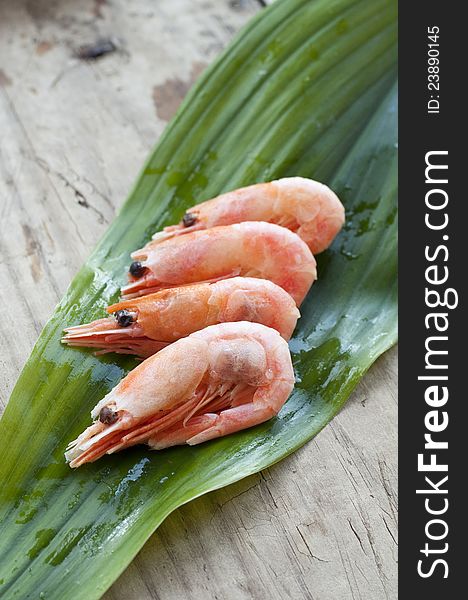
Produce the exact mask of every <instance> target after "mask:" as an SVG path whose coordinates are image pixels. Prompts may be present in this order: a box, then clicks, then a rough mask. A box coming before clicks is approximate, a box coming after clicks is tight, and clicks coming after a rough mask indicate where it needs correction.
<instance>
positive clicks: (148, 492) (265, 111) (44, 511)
mask: <svg viewBox="0 0 468 600" xmlns="http://www.w3.org/2000/svg"><path fill="white" fill-rule="evenodd" d="M395 62H396V6H395V2H394V0H391V1H389V0H372V1H370V0H279V1H278V2H276V3H274V4H273V5H271V6H270V7H269V8H267V9H265V10H264V11H262V12H261V14H260V15H259V16H257V17H256V18H254V19H253V20H252V21H251V22H250V23H249V24H248V26H247V27H246V28H245V29H244V30H243V31H242V32H241V34H240V35H239V36H238V37H237V38H236V39H235V41H234V42H233V43H232V44H231V45H230V47H229V48H228V49H227V50H226V51H225V52H224V53H223V54H222V55H221V56H220V57H219V59H218V60H217V61H216V62H215V63H214V64H213V65H212V66H211V67H210V68H209V69H208V70H207V71H206V72H205V73H204V75H203V76H202V77H201V79H200V80H199V82H198V83H197V85H196V86H195V87H194V89H193V90H192V92H191V93H190V94H189V96H188V97H187V99H186V101H185V102H184V104H183V105H182V107H181V109H180V110H179V112H178V114H177V115H176V117H175V118H174V120H173V121H172V123H171V124H170V125H169V126H168V128H167V129H166V131H165V133H164V135H163V137H162V139H161V140H160V142H159V144H158V146H157V147H156V149H155V150H154V152H153V153H152V155H151V157H150V158H149V160H148V162H147V163H146V165H145V166H144V168H143V171H142V173H141V175H140V177H139V179H138V181H137V183H136V185H135V187H134V189H133V191H132V192H131V194H130V197H129V198H128V200H127V201H126V203H125V204H124V206H123V208H122V210H121V211H120V214H119V215H118V216H117V218H116V219H115V221H114V223H113V224H112V226H111V227H110V228H109V230H108V232H107V234H106V235H105V236H104V238H103V239H102V240H101V242H100V243H99V244H98V246H97V248H96V250H95V251H94V252H93V254H92V255H91V257H90V258H89V260H88V262H87V263H86V264H85V265H84V266H83V268H82V269H81V271H80V272H79V273H78V275H77V276H76V277H75V279H74V280H73V282H72V284H71V286H70V288H69V289H68V291H67V293H66V295H65V297H64V299H63V300H62V301H61V303H60V304H59V305H58V307H57V309H56V311H55V313H54V315H53V317H52V318H51V319H50V321H49V322H48V323H47V325H46V327H45V328H44V331H43V332H42V334H41V336H40V338H39V340H38V342H37V344H36V346H35V348H34V350H33V352H32V354H31V357H30V359H29V360H28V362H27V364H26V366H25V367H24V370H23V372H22V374H21V376H20V378H19V380H18V383H17V385H16V387H15V389H14V391H13V394H12V397H11V399H10V402H9V404H8V407H7V409H6V411H5V414H4V416H3V418H2V420H1V423H0V440H1V442H0V443H1V461H0V481H1V490H0V524H1V525H0V530H1V536H0V596H1V597H2V598H4V599H10V598H21V599H22V600H23V599H26V598H47V599H49V598H56V599H63V598H74V599H75V600H78V599H86V600H90V599H93V598H98V597H99V596H100V595H101V594H102V593H103V592H104V591H105V590H106V589H107V588H108V587H109V586H110V585H111V583H112V582H113V581H114V580H115V579H116V578H117V577H118V575H119V574H120V573H121V572H122V571H123V570H124V568H125V567H126V566H127V565H128V564H129V562H130V561H131V560H132V558H133V557H134V556H135V555H136V553H137V552H138V551H139V550H140V548H141V547H142V546H143V544H144V543H145V541H146V540H147V539H148V537H149V536H150V535H151V534H152V532H153V531H154V530H155V529H156V528H157V527H158V525H159V524H160V523H161V522H162V521H163V519H164V518H165V517H166V516H167V515H168V514H169V513H170V512H171V511H173V510H174V509H175V508H177V507H178V506H180V505H182V504H184V503H185V502H188V501H189V500H191V499H193V498H196V497H197V496H200V495H201V494H204V493H206V492H208V491H210V490H213V489H216V488H219V487H221V486H225V485H227V484H230V483H232V482H234V481H236V480H239V479H240V478H242V477H246V476H247V475H250V474H252V473H254V472H257V471H259V470H261V469H263V468H265V467H267V466H269V465H271V464H273V463H275V462H277V461H279V460H280V459H282V458H283V457H285V456H286V455H288V454H289V453H291V452H293V451H294V450H295V449H297V448H298V447H299V446H301V445H302V444H304V443H305V442H306V441H307V440H310V439H311V438H312V437H313V436H315V435H316V434H317V433H318V432H319V431H320V429H321V428H323V427H324V426H325V425H326V424H327V423H328V422H329V421H330V419H332V417H333V416H334V415H335V414H336V413H337V412H338V411H339V410H340V408H341V407H342V406H343V404H344V403H345V402H346V399H347V398H348V397H349V395H350V393H351V391H352V390H353V389H354V387H355V386H356V385H357V383H358V382H359V380H360V378H361V377H362V376H363V374H364V373H365V372H366V370H367V369H368V368H369V366H370V365H371V364H372V362H373V361H374V360H375V359H376V358H377V357H378V356H379V355H380V354H381V353H382V352H384V351H385V350H386V349H387V348H389V347H390V346H391V345H392V344H394V342H395V340H396V88H395ZM291 175H301V176H305V177H313V178H315V179H319V180H322V181H324V182H326V183H328V184H329V185H331V187H332V188H333V189H334V190H336V192H337V193H338V195H339V196H340V197H341V198H342V200H343V202H344V204H345V207H346V211H347V224H346V226H345V229H344V230H343V231H342V232H341V234H340V235H339V237H338V238H337V239H336V241H335V243H334V245H333V246H332V248H331V249H329V250H328V251H327V252H325V253H324V254H322V255H320V256H319V260H318V272H319V281H318V282H317V283H316V284H315V285H314V286H313V288H312V290H311V292H310V294H309V296H308V298H307V299H306V302H305V303H304V304H303V306H302V307H301V312H302V318H301V319H300V321H299V324H298V327H297V330H296V332H295V334H294V337H293V339H292V340H291V343H290V348H291V351H292V355H293V361H294V366H295V371H296V377H297V384H296V387H295V390H294V392H293V394H292V395H291V397H290V399H289V400H288V402H287V403H286V404H285V406H284V408H283V409H282V410H281V412H280V414H279V415H278V417H277V418H274V419H272V420H271V421H269V422H267V423H265V424H263V425H261V426H258V427H255V428H253V429H250V430H247V431H242V432H239V433H237V434H234V435H231V436H229V437H226V438H223V439H219V440H216V441H212V442H208V443H206V444H203V445H201V446H199V447H176V448H173V449H168V450H166V451H162V452H157V453H156V452H152V451H150V450H149V449H147V448H145V447H143V446H142V447H136V448H134V449H130V450H128V451H125V452H122V453H120V454H118V455H114V456H108V457H107V456H106V457H104V458H102V459H101V460H99V461H98V462H96V463H94V464H91V465H86V466H84V467H81V468H79V469H77V470H71V469H70V468H69V467H68V466H67V465H66V464H65V461H64V457H63V453H64V450H65V447H66V445H67V443H68V442H69V441H70V440H71V439H73V438H75V437H76V436H77V434H78V433H79V432H80V431H82V430H83V429H84V428H85V427H86V426H87V425H88V424H89V422H90V416H89V412H90V410H91V408H92V407H93V406H94V405H95V404H96V403H97V401H98V400H99V399H100V398H102V396H103V395H104V394H106V393H107V392H108V391H109V390H110V389H111V388H112V387H113V386H114V385H115V384H116V383H117V382H118V381H119V380H120V379H121V378H122V377H123V376H124V375H125V374H126V373H127V372H128V370H129V369H131V368H132V367H133V366H135V364H136V363H135V360H134V359H132V358H127V357H118V356H112V355H109V356H105V357H95V356H93V354H92V353H91V352H88V351H86V350H79V349H71V348H64V347H62V346H61V344H60V342H59V340H60V336H61V331H62V329H63V327H64V326H66V325H72V324H77V323H81V322H84V321H89V320H91V319H94V318H97V317H99V316H102V314H103V307H104V306H106V305H107V304H109V303H111V302H113V301H115V300H116V299H117V297H118V293H119V286H120V285H121V284H122V283H123V282H124V280H125V268H126V266H127V265H128V263H129V253H130V251H131V250H132V249H135V248H138V247H141V245H142V244H144V243H145V242H146V241H147V240H148V239H149V238H150V236H151V234H152V233H154V232H155V231H156V230H158V229H160V228H161V227H163V226H164V225H167V224H170V223H174V222H176V221H178V220H179V219H180V217H181V215H182V214H183V212H184V210H185V209H186V208H187V207H188V206H189V205H191V204H193V203H194V202H197V201H201V200H205V199H207V198H210V197H212V196H215V195H216V194H219V193H221V192H223V191H226V190H230V189H233V188H235V187H238V186H241V185H247V184H252V183H254V182H258V181H266V180H271V179H273V178H278V177H284V176H291Z"/></svg>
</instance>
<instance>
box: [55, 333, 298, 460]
mask: <svg viewBox="0 0 468 600" xmlns="http://www.w3.org/2000/svg"><path fill="white" fill-rule="evenodd" d="M293 387H294V373H293V368H292V364H291V357H290V354H289V349H288V344H287V342H286V341H285V340H284V339H283V338H282V337H281V336H280V335H279V333H278V332H277V331H275V330H274V329H271V328H269V327H265V325H260V324H259V323H250V322H244V321H241V322H238V323H221V324H219V325H212V326H210V327H206V328H205V329H203V330H201V331H197V332H195V333H192V334H191V335H189V336H188V337H186V338H182V339H180V340H178V341H176V342H174V343H173V344H171V345H170V346H168V347H167V348H164V349H163V350H161V352H158V354H155V355H154V356H151V357H150V358H147V359H146V360H145V361H144V362H142V363H141V364H140V365H139V366H137V367H136V368H135V369H134V370H133V371H131V372H130V373H129V374H128V375H127V376H126V377H125V378H124V379H123V380H122V381H121V382H120V383H119V384H118V385H117V386H116V387H115V388H114V389H113V390H112V391H111V392H110V393H109V394H107V395H106V396H105V397H104V398H103V399H102V400H101V401H100V402H99V403H98V404H97V405H96V407H95V408H94V409H93V411H92V412H91V416H92V418H93V419H94V423H93V424H92V425H91V426H90V427H88V428H87V429H86V430H85V431H84V432H83V433H82V434H81V435H80V436H79V437H78V438H77V439H76V440H74V441H73V442H71V443H70V444H69V446H68V450H67V452H66V454H65V456H66V458H67V460H68V461H69V463H70V466H71V467H79V466H80V465H82V464H84V463H88V462H93V461H95V460H97V459H98V458H100V457H101V456H103V455H104V454H106V453H107V454H112V453H114V452H116V451H118V450H122V449H124V448H127V447H128V446H133V445H135V444H142V443H146V444H148V445H149V446H150V447H151V448H154V449H162V448H167V447H169V446H174V445H179V444H189V445H195V444H200V443H202V442H205V441H207V440H211V439H214V438H218V437H221V436H224V435H227V434H230V433H233V432H235V431H239V430H241V429H246V428H248V427H252V426H253V425H257V424H259V423H263V422H264V421H267V420H268V419H270V418H271V417H273V416H274V415H276V414H277V413H278V411H279V410H280V408H281V407H282V406H283V404H284V403H285V401H286V400H287V398H288V396H289V394H290V393H291V391H292V389H293Z"/></svg>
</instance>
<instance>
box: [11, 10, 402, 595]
mask: <svg viewBox="0 0 468 600" xmlns="http://www.w3.org/2000/svg"><path fill="white" fill-rule="evenodd" d="M279 1H281V0H279ZM263 4H265V2H260V1H257V0H237V1H236V0H234V1H229V0H152V1H151V0H136V1H133V2H124V1H123V0H112V1H111V0H94V1H93V0H60V1H58V0H55V1H50V0H40V1H34V0H2V1H1V2H0V281H1V285H0V303H1V305H2V306H3V309H4V312H3V318H2V320H1V322H0V364H1V372H0V402H1V403H2V405H5V404H6V402H7V399H8V396H9V394H10V392H11V390H12V387H13V385H14V382H15V380H16V378H17V376H18V374H19V372H20V370H21V368H22V365H23V364H24V362H25V360H26V358H27V357H28V355H29V353H30V350H31V348H32V346H33V344H34V342H35V340H36V338H37V336H38V334H39V332H40V330H41V328H42V327H43V325H44V323H45V322H46V320H47V319H48V317H49V316H50V314H51V313H52V311H53V308H54V305H55V304H56V303H57V301H58V300H59V298H60V297H61V296H62V294H63V293H64V291H65V289H66V287H67V285H68V283H69V282H70V280H71V278H72V277H73V275H74V274H75V273H76V271H77V270H78V268H79V266H80V265H81V263H82V262H83V261H84V260H85V259H86V257H87V255H88V253H89V252H90V250H91V248H92V247H93V246H94V245H95V243H96V242H97V240H98V239H99V237H100V236H101V235H102V233H103V232H104V230H105V229H106V227H107V225H108V223H109V222H110V221H111V220H112V218H113V216H114V214H115V211H116V208H118V206H119V205H120V204H121V202H122V201H123V200H124V199H125V197H126V194H127V192H128V190H129V188H130V186H131V185H132V182H133V181H134V179H135V177H136V175H137V173H138V171H139V169H140V167H141V165H142V162H143V160H144V159H145V157H146V156H147V154H148V152H149V150H150V148H151V147H152V145H153V143H154V142H155V140H156V139H157V138H158V136H159V135H160V134H161V132H162V130H163V128H164V125H165V123H166V122H167V120H168V119H169V118H170V117H171V116H172V114H173V113H174V110H175V109H176V107H177V105H178V103H179V102H180V99H181V98H182V97H183V96H184V94H185V93H186V91H187V89H188V88H189V87H190V85H191V83H192V82H193V81H194V79H195V78H196V77H197V75H198V74H199V73H200V71H201V70H202V69H203V68H204V67H205V65H206V64H208V63H209V62H210V61H211V60H212V59H213V58H214V57H215V56H216V55H217V54H218V53H219V51H220V50H221V49H222V48H223V47H224V46H225V44H226V43H227V42H228V41H229V39H230V38H231V37H232V35H233V34H234V33H235V31H236V30H238V29H239V27H240V26H242V24H243V23H244V22H246V21H247V20H248V19H249V18H250V17H251V16H252V15H253V14H255V13H256V12H257V11H258V10H261V9H262V5H263ZM100 38H110V39H112V40H113V43H114V44H115V45H116V46H117V51H115V52H112V53H109V54H107V55H106V56H103V57H102V58H100V59H98V60H95V61H88V62H86V61H83V60H80V59H79V58H76V53H77V51H78V49H79V48H80V47H81V46H83V45H85V44H89V43H94V42H95V41H96V40H98V39H100ZM395 390H396V351H395V350H393V351H391V352H389V353H387V355H386V356H384V357H383V358H382V359H380V360H379V361H378V363H377V364H376V365H375V366H374V367H373V368H372V369H371V371H370V372H369V373H368V375H367V376H366V377H365V378H364V381H363V383H362V384H361V385H360V386H359V388H358V390H357V391H356V393H355V394H353V396H352V398H351V399H350V401H349V402H348V404H347V406H346V407H345V409H344V410H343V411H342V413H341V414H340V415H339V416H338V417H337V418H336V419H335V420H334V421H333V422H332V423H331V424H330V425H329V426H328V427H326V428H325V430H324V431H323V432H322V433H320V434H319V435H318V436H317V437H316V438H315V439H314V440H313V441H312V442H310V443H309V444H307V445H306V446H305V447H304V448H302V449H301V450H299V451H298V452H297V453H296V454H294V455H293V456H291V457H289V458H288V459H286V460H284V461H282V462H281V463H280V464H278V465H275V466H274V467H272V468H270V469H267V470H266V471H264V472H263V473H260V474H258V475H255V476H252V477H250V478H248V479H245V480H243V481H241V482H239V483H237V484H235V485H232V486H230V487H228V488H226V489H224V490H221V491H218V492H214V493H211V494H209V495H208V496H205V497H202V498H200V499H198V500H196V501H194V502H192V503H190V504H189V505H187V506H185V507H183V508H181V509H179V510H178V511H176V512H175V513H173V514H172V515H171V516H170V517H169V518H168V519H167V520H166V522H165V523H164V524H163V525H162V526H161V527H160V528H159V530H158V531H157V532H156V533H155V534H154V535H153V537H152V538H151V540H150V541H149V542H148V543H147V544H146V546H145V547H144V549H143V550H142V552H141V553H140V554H139V556H138V557H137V558H136V560H135V561H134V562H133V563H132V565H131V566H130V567H129V568H128V569H127V571H126V572H125V573H124V574H123V575H122V576H121V577H120V579H119V580H118V581H117V582H116V583H115V584H114V586H113V587H112V588H111V589H110V590H109V592H108V593H107V594H106V596H105V599H106V600H111V599H112V600H123V599H124V598H125V599H126V600H150V599H161V600H175V599H188V600H198V599H202V598H203V599H205V598H207V599H218V600H224V599H226V600H238V599H251V598H252V599H255V600H260V599H261V600H263V599H265V600H267V599H268V600H270V599H278V600H279V599H284V598H293V599H311V600H312V599H313V600H348V599H361V598H362V599H366V600H380V599H384V598H390V599H392V598H396V595H397V592H396V561H397V542H396V484H397V462H396V461H397V455H396V420H397V407H396V391H395ZM64 600H67V599H64Z"/></svg>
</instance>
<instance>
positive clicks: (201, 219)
mask: <svg viewBox="0 0 468 600" xmlns="http://www.w3.org/2000/svg"><path fill="white" fill-rule="evenodd" d="M344 219H345V213H344V208H343V205H342V204H341V202H340V200H339V199H338V197H337V195H336V194H335V193H334V192H333V191H332V190H331V189H330V188H329V187H327V186H326V185H324V184H323V183H319V182H318V181H314V180H312V179H305V178H304V177H286V178H284V179H278V180H277V181H271V182H269V183H258V184H256V185H250V186H248V187H244V188H240V189H238V190H234V191H232V192H227V193H226V194H221V196H217V197H216V198H213V199H212V200H207V201H206V202H202V203H200V204H197V205H195V206H193V207H192V208H189V209H188V210H187V212H186V213H185V215H184V218H183V219H182V221H181V222H180V223H179V224H178V225H173V226H171V227H165V228H164V230H163V231H162V232H160V233H157V234H156V235H155V236H154V238H153V239H154V240H156V241H162V240H164V239H168V238H169V237H172V236H174V235H180V234H184V233H187V232H191V231H196V230H199V229H209V228H211V227H216V226H219V225H231V224H232V223H241V222H243V221H267V222H269V223H276V224H277V225H282V226H283V227H287V228H288V229H290V230H291V231H294V232H295V233H297V234H298V235H299V237H301V238H302V239H303V240H304V241H305V243H306V244H307V245H308V246H309V248H310V249H311V251H312V252H313V253H314V254H318V253H319V252H322V251H323V250H325V249H326V248H328V246H329V245H330V244H331V243H332V241H333V239H334V238H335V236H336V234H337V233H338V232H339V231H340V229H341V227H342V226H343V223H344Z"/></svg>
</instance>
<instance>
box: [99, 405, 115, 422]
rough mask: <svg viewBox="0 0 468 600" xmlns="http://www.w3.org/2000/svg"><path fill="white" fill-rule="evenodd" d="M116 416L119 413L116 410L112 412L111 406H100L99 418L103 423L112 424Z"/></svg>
mask: <svg viewBox="0 0 468 600" xmlns="http://www.w3.org/2000/svg"><path fill="white" fill-rule="evenodd" d="M118 418H119V415H118V414H117V413H116V412H114V411H113V410H112V409H111V408H109V407H107V406H104V407H103V408H101V412H100V413H99V420H100V421H101V423H104V425H112V424H113V423H115V422H116V421H117V420H118Z"/></svg>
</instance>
